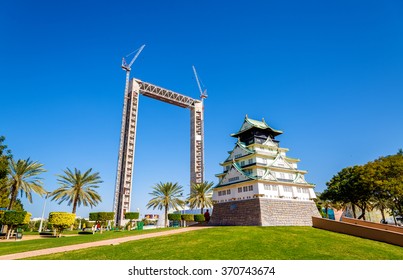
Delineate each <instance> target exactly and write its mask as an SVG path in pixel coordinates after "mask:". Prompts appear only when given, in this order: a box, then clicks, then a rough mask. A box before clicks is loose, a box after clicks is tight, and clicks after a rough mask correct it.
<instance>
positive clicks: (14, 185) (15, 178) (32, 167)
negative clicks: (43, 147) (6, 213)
mask: <svg viewBox="0 0 403 280" xmlns="http://www.w3.org/2000/svg"><path fill="white" fill-rule="evenodd" d="M42 166H43V164H41V163H39V162H37V161H35V162H34V161H32V160H30V159H29V158H28V159H27V160H21V159H19V160H18V161H14V160H13V159H12V158H10V173H9V179H8V182H7V187H8V188H9V190H10V203H9V204H8V208H7V209H8V210H12V209H13V206H14V203H15V201H16V200H17V196H18V192H20V193H21V196H22V195H23V194H24V193H25V197H26V198H27V199H28V201H29V202H30V203H32V194H31V193H32V192H34V193H37V194H39V195H40V196H42V195H43V194H46V191H45V190H44V189H43V186H42V185H43V182H42V181H41V179H42V178H40V177H38V175H39V174H41V173H43V172H45V171H46V170H45V169H43V168H42Z"/></svg>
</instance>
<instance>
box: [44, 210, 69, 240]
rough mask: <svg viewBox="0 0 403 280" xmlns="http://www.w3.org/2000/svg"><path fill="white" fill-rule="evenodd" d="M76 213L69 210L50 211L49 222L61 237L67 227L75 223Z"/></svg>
mask: <svg viewBox="0 0 403 280" xmlns="http://www.w3.org/2000/svg"><path fill="white" fill-rule="evenodd" d="M75 219H76V214H73V213H67V212H50V213H49V220H48V221H49V223H51V224H52V226H53V228H55V229H56V232H57V236H58V237H60V236H61V234H62V233H63V231H64V230H65V229H66V228H69V227H71V226H72V225H74V221H75Z"/></svg>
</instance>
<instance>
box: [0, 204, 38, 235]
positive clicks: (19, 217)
mask: <svg viewBox="0 0 403 280" xmlns="http://www.w3.org/2000/svg"><path fill="white" fill-rule="evenodd" d="M2 212H3V213H2V214H0V223H1V224H3V225H6V226H7V228H8V230H7V239H8V238H9V237H10V235H11V232H12V231H13V230H14V229H15V228H16V227H18V226H22V225H26V224H28V223H29V220H30V218H31V213H28V212H27V211H2Z"/></svg>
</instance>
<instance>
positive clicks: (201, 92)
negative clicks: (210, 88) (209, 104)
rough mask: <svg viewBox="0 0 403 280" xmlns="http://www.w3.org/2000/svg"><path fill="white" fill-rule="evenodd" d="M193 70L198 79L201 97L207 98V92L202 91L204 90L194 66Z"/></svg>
mask: <svg viewBox="0 0 403 280" xmlns="http://www.w3.org/2000/svg"><path fill="white" fill-rule="evenodd" d="M192 68H193V73H194V74H195V77H196V82H197V86H198V87H199V91H200V97H201V98H207V90H204V91H203V90H202V88H201V86H200V81H199V77H198V76H197V72H196V68H195V67H194V65H192Z"/></svg>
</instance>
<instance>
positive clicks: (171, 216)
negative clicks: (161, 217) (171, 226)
mask: <svg viewBox="0 0 403 280" xmlns="http://www.w3.org/2000/svg"><path fill="white" fill-rule="evenodd" d="M168 220H170V221H180V220H181V214H168Z"/></svg>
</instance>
